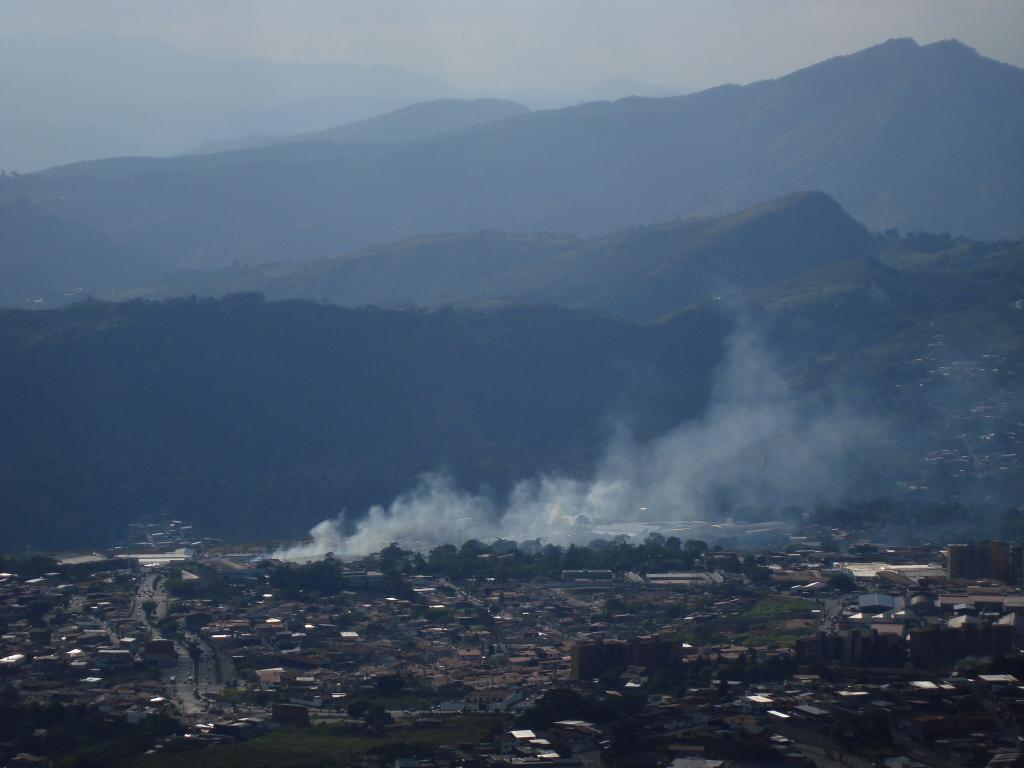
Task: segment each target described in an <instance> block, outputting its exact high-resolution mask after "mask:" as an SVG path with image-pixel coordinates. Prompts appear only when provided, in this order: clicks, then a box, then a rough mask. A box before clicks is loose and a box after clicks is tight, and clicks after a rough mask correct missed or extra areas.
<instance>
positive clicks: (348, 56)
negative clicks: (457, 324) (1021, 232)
mask: <svg viewBox="0 0 1024 768" xmlns="http://www.w3.org/2000/svg"><path fill="white" fill-rule="evenodd" d="M0 19H2V26H0V30H2V31H5V32H22V31H25V32H28V31H31V32H48V33H55V34H69V33H75V32H83V31H96V30H99V31H104V32H110V33H116V34H124V35H148V36H153V37H157V38H160V39H162V40H166V41H169V42H172V43H175V44H176V45H178V46H179V47H181V48H183V49H185V50H188V51H191V52H195V53H203V54H208V55H215V56H223V57H229V58H237V57H246V58H248V57H258V58H273V59H289V60H304V61H315V60H320V61H324V60H328V61H329V60H343V61H350V62H353V63H359V64H384V65H392V66H396V67H400V68H403V69H408V70H411V71H415V72H421V73H424V74H431V75H435V76H438V77H441V78H444V79H446V80H448V81H449V82H450V83H452V84H453V85H456V86H459V87H462V88H467V89H501V90H508V89H514V88H526V87H569V88H575V87H585V86H587V85H591V84H593V83H596V82H598V81H601V80H603V79H605V78H612V77H625V78H633V79H637V80H642V81H645V82H649V83H655V84H663V85H668V86H685V87H693V88H700V87H706V86H710V85H715V84H718V83H722V82H749V81H751V80H757V79H761V78H765V77H774V76H777V75H781V74H784V73H786V72H789V71H791V70H793V69H796V68H798V67H801V66H804V65H807V64H811V63H813V62H815V61H818V60H821V59H823V58H828V57H829V56H832V55H835V54H837V53H847V52H851V51H854V50H858V49H860V48H864V47H866V46H869V45H872V44H874V43H877V42H880V41H883V40H885V39H887V38H890V37H903V36H909V37H914V38H916V39H917V40H918V42H921V43H924V42H932V41H934V40H938V39H942V38H948V37H957V38H959V39H960V40H962V41H963V42H965V43H967V44H968V45H971V46H973V47H975V48H977V49H978V50H979V51H980V52H981V53H982V54H984V55H987V56H991V57H993V58H997V59H1001V60H1003V61H1008V62H1010V63H1013V64H1016V65H1018V66H1024V45H1021V40H1024V1H1022V0H905V1H904V2H900V1H899V0H838V1H832V0H628V1H627V0H622V1H620V2H611V1H610V0H500V1H499V0H493V1H491V0H433V1H428V0H363V1H357V0H287V1H285V0H160V1H157V0H88V1H86V0H0Z"/></svg>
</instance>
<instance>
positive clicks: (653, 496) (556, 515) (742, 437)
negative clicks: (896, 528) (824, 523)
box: [275, 323, 879, 560]
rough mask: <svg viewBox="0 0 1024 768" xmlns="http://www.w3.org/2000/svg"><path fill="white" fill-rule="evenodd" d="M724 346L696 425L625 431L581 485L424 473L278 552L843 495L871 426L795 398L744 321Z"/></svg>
mask: <svg viewBox="0 0 1024 768" xmlns="http://www.w3.org/2000/svg"><path fill="white" fill-rule="evenodd" d="M726 345H727V349H726V354H725V355H724V357H723V361H722V363H721V364H720V365H719V367H718V369H717V370H716V371H715V374H714V381H713V388H712V397H711V402H710V405H709V407H708V409H707V411H706V413H705V414H704V416H703V417H702V418H700V419H698V420H695V421H692V422H687V423H684V424H682V425H680V426H679V427H677V428H675V429H674V430H672V431H671V432H669V433H667V434H665V435H663V436H661V437H659V438H657V439H655V440H652V441H649V442H647V443H645V444H641V443H638V442H637V441H635V440H634V439H633V438H632V437H631V436H630V435H629V433H628V432H627V431H626V430H620V432H619V434H618V436H617V437H616V438H615V439H614V440H613V441H612V443H611V445H610V446H609V447H608V450H607V451H606V454H605V457H604V459H603V461H602V462H601V464H600V466H599V467H598V468H597V470H596V471H595V473H594V476H593V477H592V478H590V479H588V480H579V479H573V478H568V477H562V476H550V475H545V476H541V477H536V478H532V479H527V480H523V481H522V482H520V483H518V484H517V485H516V486H515V488H514V489H513V490H512V492H511V493H510V494H509V496H508V498H507V499H503V500H496V499H494V498H491V497H489V496H487V495H483V494H473V493H467V492H464V491H462V490H460V489H459V488H457V487H456V486H455V484H454V483H453V481H452V480H451V479H450V478H448V477H447V476H444V475H439V474H430V475H427V476H424V477H423V478H421V480H420V481H419V482H418V483H417V484H416V485H415V487H413V488H412V489H411V490H409V491H407V492H406V493H404V494H402V495H401V496H399V497H398V498H396V499H395V500H394V501H393V502H392V503H391V504H390V505H389V506H387V507H383V506H374V507H372V508H371V509H370V510H369V511H368V513H367V515H366V516H365V517H364V518H362V519H360V520H358V521H354V525H352V527H351V528H349V527H348V525H347V524H348V523H349V521H347V520H346V519H345V517H344V516H340V517H339V518H338V519H335V520H325V521H323V522H321V523H319V524H318V525H317V526H316V527H314V528H313V529H312V531H311V532H310V533H311V537H312V541H311V542H309V543H306V544H302V545H299V546H297V547H292V548H288V549H284V550H280V551H278V552H276V553H275V556H276V557H279V558H281V559H285V560H308V559H313V558H318V557H322V556H323V555H325V554H326V553H328V552H333V553H335V554H337V555H340V556H356V555H364V554H368V553H371V552H375V551H378V550H380V549H381V548H383V547H385V546H387V545H388V544H389V543H391V542H398V543H400V544H401V545H402V546H404V547H411V548H415V549H420V550H426V549H429V548H430V547H433V546H437V545H440V544H446V543H452V544H460V543H462V542H463V541H466V540H468V539H480V540H482V541H490V540H493V539H495V538H498V537H501V538H505V539H513V540H516V541H523V540H530V539H536V538H540V539H543V540H546V541H553V542H556V543H558V542H566V541H569V540H572V539H573V538H574V536H576V537H578V536H580V535H583V533H584V532H585V534H586V538H587V540H589V539H592V538H594V530H595V529H598V530H599V529H600V528H601V527H602V526H609V525H614V524H622V523H643V522H655V521H658V522H664V521H686V520H703V519H707V518H708V517H715V516H718V515H720V514H721V513H722V512H723V511H726V512H727V511H728V510H730V509H735V508H736V507H738V506H741V505H752V506H755V507H758V508H765V507H778V506H782V505H788V504H796V505H802V506H804V505H811V504H814V503H815V502H818V501H823V500H825V501H828V500H836V499H839V498H841V497H842V496H843V495H845V493H846V492H847V491H848V490H849V487H850V484H851V482H852V480H853V478H854V473H853V472H852V471H851V470H850V466H851V464H852V457H853V456H854V455H855V454H858V453H859V452H860V451H861V450H862V449H863V448H864V447H866V446H868V445H869V444H873V443H874V441H876V440H877V438H878V435H879V431H878V429H877V426H876V424H875V423H874V422H873V421H872V420H871V419H870V418H868V417H865V416H863V415H859V414H853V413H851V412H849V411H848V410H847V409H845V408H844V407H843V406H841V405H836V404H834V403H831V404H826V403H815V404H811V403H807V402H804V401H802V400H801V398H799V397H798V396H797V395H796V394H795V393H794V392H793V389H792V387H791V385H790V383H789V382H788V381H787V379H786V377H785V376H784V375H783V372H782V371H781V370H780V367H779V365H778V364H777V362H776V361H775V360H774V359H773V357H772V355H771V354H770V352H769V351H768V350H767V348H766V347H765V345H764V343H763V342H762V339H761V337H760V335H759V334H758V333H757V332H756V331H755V330H753V329H752V328H750V327H749V326H746V325H745V324H742V323H741V324H740V327H739V328H738V330H737V331H735V332H734V333H733V334H732V335H731V336H730V338H729V339H728V340H727V342H726ZM580 516H583V517H582V518H581V517H580Z"/></svg>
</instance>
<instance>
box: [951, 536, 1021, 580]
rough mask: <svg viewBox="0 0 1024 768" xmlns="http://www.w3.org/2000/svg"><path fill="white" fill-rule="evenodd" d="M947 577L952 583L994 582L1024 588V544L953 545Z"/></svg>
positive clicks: (980, 543) (986, 542)
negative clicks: (963, 581)
mask: <svg viewBox="0 0 1024 768" xmlns="http://www.w3.org/2000/svg"><path fill="white" fill-rule="evenodd" d="M946 573H947V574H948V575H949V578H951V579H995V580H997V581H1005V582H1006V583H1007V584H1024V544H1008V543H1006V542H1004V541H982V542H978V543H975V544H950V545H949V547H948V548H947V556H946Z"/></svg>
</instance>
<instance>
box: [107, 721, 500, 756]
mask: <svg viewBox="0 0 1024 768" xmlns="http://www.w3.org/2000/svg"><path fill="white" fill-rule="evenodd" d="M498 722H500V721H499V719H498V718H495V717H493V716H487V715H479V716H478V715H459V716H456V717H451V718H448V719H446V720H445V721H444V722H443V723H442V724H440V725H436V726H433V727H429V728H420V727H412V726H393V727H390V728H388V729H387V731H385V732H384V733H383V734H381V735H379V736H371V735H365V736H364V735H359V736H351V735H346V734H344V733H341V732H339V731H338V729H336V728H334V727H331V726H315V727H311V728H281V729H279V730H277V731H274V732H273V733H271V734H268V735H266V736H261V737H259V738H256V739H252V740H251V741H242V742H237V743H232V744H225V745H217V746H212V747H207V748H205V749H198V750H189V751H186V752H178V753H174V754H163V755H147V756H144V757H141V758H137V759H134V760H130V761H126V762H122V763H119V764H118V766H119V768H263V767H264V766H267V768H269V767H270V766H274V768H277V766H281V768H313V767H314V766H324V767H325V768H344V766H348V765H351V763H352V761H353V758H354V757H356V756H358V755H360V754H363V753H365V752H369V751H370V750H374V749H379V748H388V747H390V748H402V751H405V752H407V753H408V754H410V755H411V754H414V753H415V752H416V751H417V748H419V750H420V751H428V750H429V749H430V748H432V747H436V746H439V745H442V744H460V743H465V742H476V741H479V740H481V739H483V738H484V737H486V736H487V734H488V733H489V732H490V730H491V728H493V727H494V725H495V724H496V723H498Z"/></svg>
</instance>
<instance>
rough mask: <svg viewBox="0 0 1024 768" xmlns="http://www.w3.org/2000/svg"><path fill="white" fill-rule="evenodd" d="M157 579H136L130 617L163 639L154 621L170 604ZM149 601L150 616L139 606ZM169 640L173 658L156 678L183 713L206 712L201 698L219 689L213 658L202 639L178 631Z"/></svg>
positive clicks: (203, 700)
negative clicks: (192, 651) (136, 619)
mask: <svg viewBox="0 0 1024 768" xmlns="http://www.w3.org/2000/svg"><path fill="white" fill-rule="evenodd" d="M160 576H161V574H158V573H150V574H147V575H146V576H144V577H143V578H142V579H141V580H140V582H139V588H138V590H137V591H136V594H135V599H134V601H133V605H132V613H133V615H134V616H135V617H136V618H138V619H139V621H141V622H143V623H144V624H145V625H146V626H147V627H148V628H149V631H150V635H151V637H153V638H154V639H161V638H163V637H164V635H163V633H162V632H161V630H160V628H159V627H158V626H157V622H159V621H160V620H161V619H163V618H166V616H167V610H168V604H169V603H170V597H169V595H168V594H167V590H166V588H165V586H164V581H163V579H162V578H160ZM150 600H152V601H153V602H154V603H155V604H156V605H155V607H154V609H153V612H152V614H147V613H146V611H145V609H144V608H143V605H144V604H145V603H146V602H147V601H150ZM170 639H173V640H174V650H175V651H176V652H177V659H176V661H175V663H174V664H173V665H172V666H169V667H164V668H161V670H160V679H161V680H162V681H163V683H164V685H165V686H166V687H167V688H168V690H169V692H170V694H171V697H172V698H173V700H174V701H175V702H176V703H177V704H178V706H179V707H180V708H181V711H182V712H183V713H184V714H186V715H200V714H202V713H204V712H206V711H207V710H208V709H209V704H208V703H207V701H206V699H205V698H204V697H205V696H206V695H207V694H213V693H219V692H220V691H222V690H223V686H222V685H221V684H220V683H219V682H218V680H217V665H216V658H215V656H214V653H213V651H212V650H211V649H210V648H209V647H207V645H206V644H205V642H204V641H203V640H202V638H200V637H198V636H196V635H193V634H192V633H190V632H182V633H181V634H180V635H179V636H177V637H173V638H170ZM190 647H194V648H195V649H196V654H195V657H194V658H193V655H192V654H191V653H190V652H189V648H190Z"/></svg>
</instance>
